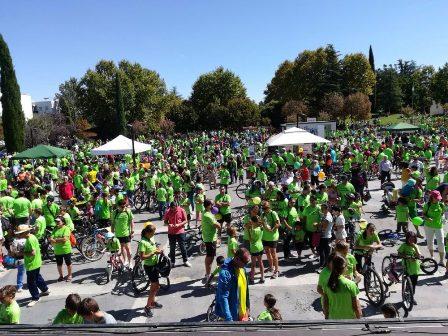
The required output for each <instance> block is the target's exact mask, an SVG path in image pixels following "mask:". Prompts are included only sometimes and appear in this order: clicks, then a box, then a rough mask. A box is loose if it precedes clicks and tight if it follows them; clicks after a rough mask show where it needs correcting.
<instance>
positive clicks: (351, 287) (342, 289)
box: [323, 255, 362, 320]
mask: <svg viewBox="0 0 448 336" xmlns="http://www.w3.org/2000/svg"><path fill="white" fill-rule="evenodd" d="M331 264H332V267H331V274H330V277H329V279H328V282H327V283H324V284H323V285H324V286H323V311H324V316H325V319H331V320H340V319H344V320H348V319H359V318H361V316H362V311H361V305H360V304H359V299H358V294H359V289H358V286H356V284H355V283H354V282H353V281H351V280H348V279H347V278H345V277H344V273H345V270H346V267H347V262H346V260H345V258H344V257H343V256H341V255H335V256H334V258H333V260H332V262H331Z"/></svg>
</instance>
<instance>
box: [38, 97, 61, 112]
mask: <svg viewBox="0 0 448 336" xmlns="http://www.w3.org/2000/svg"><path fill="white" fill-rule="evenodd" d="M57 107H58V101H57V100H42V101H37V102H33V112H34V113H36V114H47V113H56V112H57Z"/></svg>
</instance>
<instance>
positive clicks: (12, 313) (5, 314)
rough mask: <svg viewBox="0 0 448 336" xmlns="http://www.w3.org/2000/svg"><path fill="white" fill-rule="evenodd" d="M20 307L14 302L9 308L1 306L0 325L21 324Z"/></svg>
mask: <svg viewBox="0 0 448 336" xmlns="http://www.w3.org/2000/svg"><path fill="white" fill-rule="evenodd" d="M19 323H20V307H19V305H18V304H17V302H16V301H15V300H14V301H12V302H11V304H9V305H8V306H7V305H5V304H3V303H2V304H0V324H19Z"/></svg>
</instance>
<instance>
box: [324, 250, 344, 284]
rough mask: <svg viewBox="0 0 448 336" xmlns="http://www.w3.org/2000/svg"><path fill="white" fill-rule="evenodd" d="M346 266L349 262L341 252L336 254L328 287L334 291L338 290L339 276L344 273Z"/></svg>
mask: <svg viewBox="0 0 448 336" xmlns="http://www.w3.org/2000/svg"><path fill="white" fill-rule="evenodd" d="M346 266H347V262H346V261H345V258H344V257H343V256H341V255H340V254H337V255H335V256H334V258H333V261H332V267H331V275H330V278H329V279H328V287H330V289H331V290H332V291H333V292H336V291H337V290H338V286H339V277H340V276H341V275H342V274H343V273H344V270H345V267H346Z"/></svg>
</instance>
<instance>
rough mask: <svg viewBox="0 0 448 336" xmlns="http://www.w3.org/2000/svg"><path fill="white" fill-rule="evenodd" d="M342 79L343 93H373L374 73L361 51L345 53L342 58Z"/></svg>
mask: <svg viewBox="0 0 448 336" xmlns="http://www.w3.org/2000/svg"><path fill="white" fill-rule="evenodd" d="M342 79H343V88H344V89H343V91H344V93H345V94H352V93H355V92H361V93H364V94H366V95H371V94H372V93H373V87H374V86H375V73H374V72H373V70H372V68H371V67H370V64H369V61H368V60H367V58H366V57H365V56H364V55H363V54H361V53H357V54H348V55H345V57H344V58H343V60H342Z"/></svg>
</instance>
